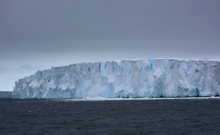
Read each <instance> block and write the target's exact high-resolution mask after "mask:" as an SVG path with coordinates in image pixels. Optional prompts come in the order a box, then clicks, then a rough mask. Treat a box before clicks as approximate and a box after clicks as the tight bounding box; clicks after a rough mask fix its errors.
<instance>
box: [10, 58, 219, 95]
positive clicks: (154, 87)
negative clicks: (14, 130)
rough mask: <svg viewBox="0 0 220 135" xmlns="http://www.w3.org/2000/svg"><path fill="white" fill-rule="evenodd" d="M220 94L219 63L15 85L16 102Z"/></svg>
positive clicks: (78, 71) (86, 67) (76, 68)
mask: <svg viewBox="0 0 220 135" xmlns="http://www.w3.org/2000/svg"><path fill="white" fill-rule="evenodd" d="M219 92H220V61H211V60H184V59H142V60H117V61H106V62H94V63H91V62H87V63H78V64H72V65H69V66H63V67H52V68H51V69H50V70H44V71H38V72H37V73H35V74H34V75H31V76H29V77H25V78H24V79H20V80H19V81H17V82H15V87H14V90H13V98H21V99H26V98H39V99H41V98H46V99H50V98H52V99H63V98H71V99H88V98H92V99H96V98H99V99H100V98H101V99H102V98H160V97H163V98H175V97H212V96H218V95H219Z"/></svg>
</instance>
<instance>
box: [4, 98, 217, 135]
mask: <svg viewBox="0 0 220 135" xmlns="http://www.w3.org/2000/svg"><path fill="white" fill-rule="evenodd" d="M8 134H11V135H26V134H36V135H44V134H45V135H50V134H51V135H53V134H55V135H65V134H73V135H77V134H79V135H90V134H94V135H105V134H106V135H129V134H131V135H132V134H134V135H139V134H140V135H141V134H142V135H151V134H159V135H163V134H164V135H179V134H180V135H189V134H195V135H213V134H216V135H219V134H220V99H219V98H217V99H169V100H166V99H157V100H116V101H114V100H110V101H109V100H107V101H100V100H99V101H83V100H79V101H75V100H13V99H1V100H0V135H8Z"/></svg>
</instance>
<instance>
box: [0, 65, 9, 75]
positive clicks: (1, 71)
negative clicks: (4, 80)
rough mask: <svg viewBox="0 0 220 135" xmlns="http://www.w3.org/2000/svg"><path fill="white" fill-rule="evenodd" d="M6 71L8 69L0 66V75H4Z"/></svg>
mask: <svg viewBox="0 0 220 135" xmlns="http://www.w3.org/2000/svg"><path fill="white" fill-rule="evenodd" d="M8 70H9V68H8V67H6V66H0V73H4V72H6V71H8Z"/></svg>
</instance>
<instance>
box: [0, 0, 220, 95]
mask: <svg viewBox="0 0 220 135" xmlns="http://www.w3.org/2000/svg"><path fill="white" fill-rule="evenodd" d="M137 58H192V59H202V58H209V59H220V0H181V1H180V0H1V1H0V91H12V90H13V87H14V82H15V81H17V80H18V79H19V78H24V77H25V76H29V75H31V74H34V73H35V72H36V71H37V70H43V69H48V68H50V67H52V66H63V65H69V64H73V63H78V62H88V61H105V60H117V59H137Z"/></svg>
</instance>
